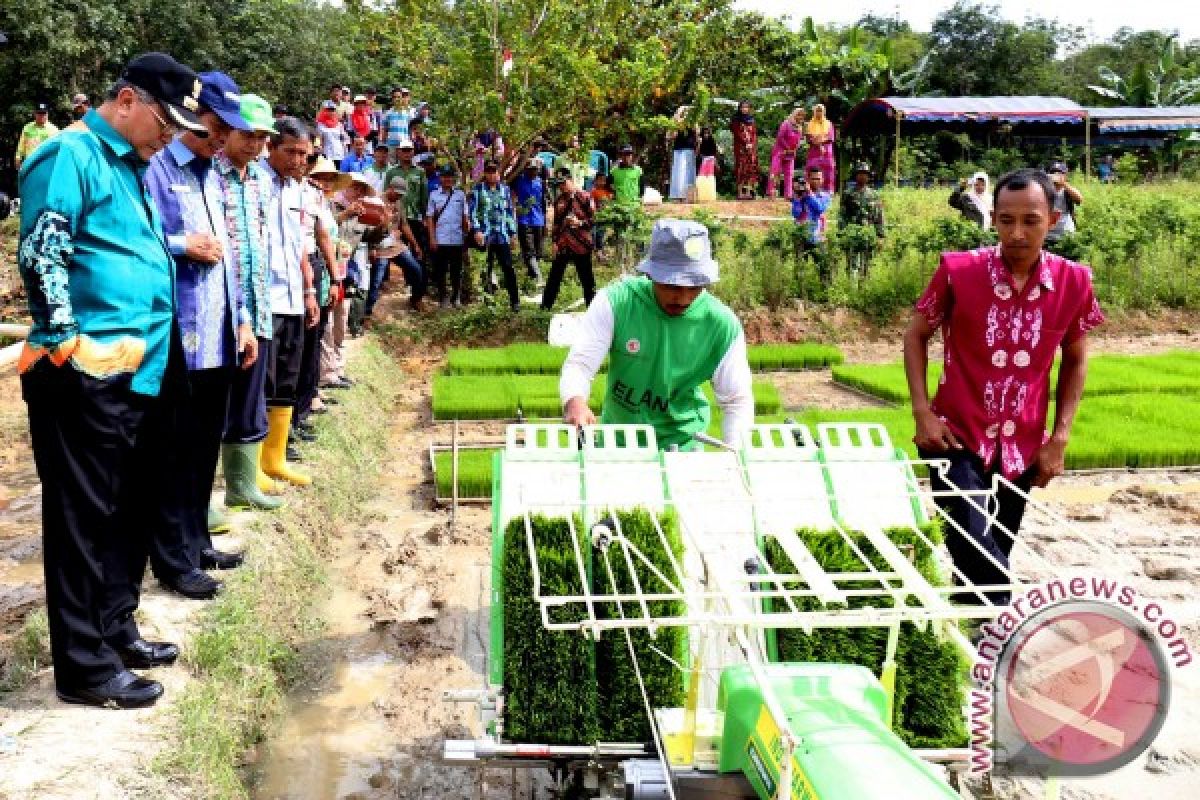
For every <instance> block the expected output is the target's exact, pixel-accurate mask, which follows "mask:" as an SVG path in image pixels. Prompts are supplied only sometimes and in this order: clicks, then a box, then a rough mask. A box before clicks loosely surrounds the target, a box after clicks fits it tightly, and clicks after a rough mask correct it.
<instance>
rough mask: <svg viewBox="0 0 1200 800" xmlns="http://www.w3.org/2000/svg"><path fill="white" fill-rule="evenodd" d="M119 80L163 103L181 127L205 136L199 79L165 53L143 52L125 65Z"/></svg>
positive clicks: (173, 119)
mask: <svg viewBox="0 0 1200 800" xmlns="http://www.w3.org/2000/svg"><path fill="white" fill-rule="evenodd" d="M121 79H122V80H124V81H126V82H128V83H129V84H131V85H132V86H136V87H137V88H139V89H141V90H143V91H144V92H146V93H148V94H149V95H150V96H151V97H153V98H154V99H155V100H157V101H158V102H160V103H162V106H163V108H164V109H165V110H166V112H167V116H168V117H170V118H171V121H172V122H174V123H175V124H176V125H178V126H179V127H181V128H186V129H187V130H190V131H194V132H195V133H200V134H207V133H208V129H207V128H205V127H204V126H203V125H202V124H200V120H199V118H197V117H196V112H197V111H199V110H200V90H201V89H202V88H203V86H202V85H201V83H200V76H198V75H197V74H196V73H195V72H193V71H192V69H191V67H187V66H184V65H183V64H180V63H179V62H178V61H176V60H175V59H174V58H172V57H171V56H169V55H167V54H166V53H143V54H142V55H140V56H137V57H136V58H134V59H133V60H132V61H130V62H129V63H128V64H126V65H125V70H124V72H122V73H121Z"/></svg>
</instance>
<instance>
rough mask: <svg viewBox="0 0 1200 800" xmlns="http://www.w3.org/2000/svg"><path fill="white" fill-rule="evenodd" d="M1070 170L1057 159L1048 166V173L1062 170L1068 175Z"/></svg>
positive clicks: (1051, 173)
mask: <svg viewBox="0 0 1200 800" xmlns="http://www.w3.org/2000/svg"><path fill="white" fill-rule="evenodd" d="M1068 171H1069V170H1068V169H1067V165H1066V164H1064V163H1063V162H1061V161H1055V162H1053V163H1052V164H1051V165H1050V166H1048V167H1046V174H1047V175H1053V174H1054V173H1056V172H1061V173H1062V174H1063V175H1066V174H1067V172H1068Z"/></svg>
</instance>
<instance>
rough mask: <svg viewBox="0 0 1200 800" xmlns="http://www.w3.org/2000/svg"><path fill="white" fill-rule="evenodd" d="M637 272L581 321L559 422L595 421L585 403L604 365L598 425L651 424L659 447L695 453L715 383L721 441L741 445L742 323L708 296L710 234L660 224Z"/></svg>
mask: <svg viewBox="0 0 1200 800" xmlns="http://www.w3.org/2000/svg"><path fill="white" fill-rule="evenodd" d="M638 269H639V270H640V271H641V272H643V273H644V275H643V276H639V277H637V278H629V279H627V280H624V281H621V282H620V283H617V284H614V285H612V286H609V287H606V288H605V289H602V290H601V291H600V292H599V293H598V294H597V295H596V298H595V300H593V301H592V304H591V306H589V307H588V311H587V313H586V314H584V316H583V324H582V325H581V331H580V334H579V338H578V340H577V341H576V342H575V344H574V346H572V347H571V352H570V353H569V354H568V355H567V360H566V362H565V363H564V364H563V369H562V377H561V379H560V381H559V396H560V397H561V399H562V402H563V416H564V417H565V419H566V421H567V423H569V424H572V425H591V424H594V423H595V422H596V416H595V414H593V413H592V410H591V409H590V408H588V404H587V398H588V396H589V394H590V391H591V385H592V380H593V379H594V378H595V377H596V373H597V372H599V370H600V365H601V363H602V362H603V361H604V358H605V356H607V357H608V390H607V392H606V393H605V395H604V409H603V411H602V413H601V415H600V421H601V422H605V423H626V424H628V423H640V424H647V425H652V426H654V431H655V434H656V436H657V439H658V445H659V447H662V448H666V447H670V446H672V445H678V446H679V447H682V448H685V449H686V448H691V447H693V446H695V444H694V438H693V437H694V436H695V434H697V433H704V432H705V430H706V429H707V428H708V424H709V421H710V419H711V416H712V412H711V409H710V408H709V405H708V400H707V399H706V398H705V396H704V392H703V390H702V389H701V386H702V385H703V384H704V383H706V382H708V381H709V380H711V381H712V384H713V392H714V394H715V395H716V398H717V405H719V406H720V407H721V411H722V413H723V418H722V420H721V438H722V439H724V441H725V442H726V443H727V444H730V445H736V444H737V443H738V442H739V441H740V439H741V437H742V432H743V431H745V430H746V429H747V428H748V427H749V426H750V425H751V424H752V423H753V422H754V396H753V393H752V392H751V378H750V364H749V362H748V361H747V359H746V336H745V334H744V333H743V331H742V325H741V323H740V322H739V321H738V318H737V317H736V316H734V314H733V312H732V311H730V310H729V309H728V308H727V307H726V306H725V305H724V304H723V303H722V302H721V301H720V300H718V299H717V298H715V297H713V296H712V294H710V293H709V292H707V291H706V287H707V286H710V285H711V284H713V283H716V281H717V274H718V273H717V262H716V261H714V260H713V259H712V247H711V244H710V243H709V239H708V229H707V228H705V227H704V226H703V225H701V224H699V223H697V222H692V221H689V220H678V219H661V220H659V221H658V222H656V223H655V225H654V230H653V232H652V233H651V238H650V248H649V251H648V252H647V254H646V258H645V259H644V260H643V261H642V263H641V264H640V265H639V267H638Z"/></svg>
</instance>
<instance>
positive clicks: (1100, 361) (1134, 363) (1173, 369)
mask: <svg viewBox="0 0 1200 800" xmlns="http://www.w3.org/2000/svg"><path fill="white" fill-rule="evenodd" d="M941 374H942V365H941V363H931V364H930V365H929V388H930V391H931V392H932V391H933V389H934V387H936V386H937V382H938V379H939V378H940V377H941ZM833 380H834V381H835V382H837V383H840V384H842V385H844V386H849V387H851V388H854V389H858V390H860V391H863V392H866V393H867V394H871V395H874V396H875V397H878V398H880V399H881V400H887V401H888V402H891V403H899V404H907V403H908V402H909V397H908V382H907V380H906V379H905V377H904V364H902V363H899V362H897V363H894V364H841V365H837V366H834V367H833ZM1057 380H1058V365H1057V363H1056V364H1055V367H1054V370H1053V371H1052V372H1051V374H1050V386H1051V390H1053V387H1054V385H1055V383H1056V382H1057ZM1142 392H1168V393H1176V394H1192V393H1195V394H1200V353H1195V352H1191V351H1188V350H1172V351H1170V352H1168V353H1159V354H1155V355H1148V356H1123V355H1102V356H1093V357H1091V358H1089V359H1088V378H1087V389H1086V393H1087V395H1088V396H1091V397H1095V396H1097V395H1115V394H1136V393H1142Z"/></svg>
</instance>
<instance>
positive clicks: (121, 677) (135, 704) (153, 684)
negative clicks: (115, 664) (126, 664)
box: [55, 670, 163, 708]
mask: <svg viewBox="0 0 1200 800" xmlns="http://www.w3.org/2000/svg"><path fill="white" fill-rule="evenodd" d="M55 694H57V695H58V699H59V700H62V701H63V702H64V703H75V704H77V705H84V706H100V707H101V708H145V707H146V706H152V705H154V703H155V702H156V701H157V700H158V698H160V697H162V695H163V687H162V684H161V683H159V682H158V681H152V680H150V679H148V678H143V677H141V676H140V675H136V674H134V673H132V672H130V671H129V670H123V671H121V672H118V673H117V674H116V675H114V676H112V678H110V679H109V680H107V681H105V682H104V683H102V684H100V685H99V686H92V687H90V688H79V689H56V690H55Z"/></svg>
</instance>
